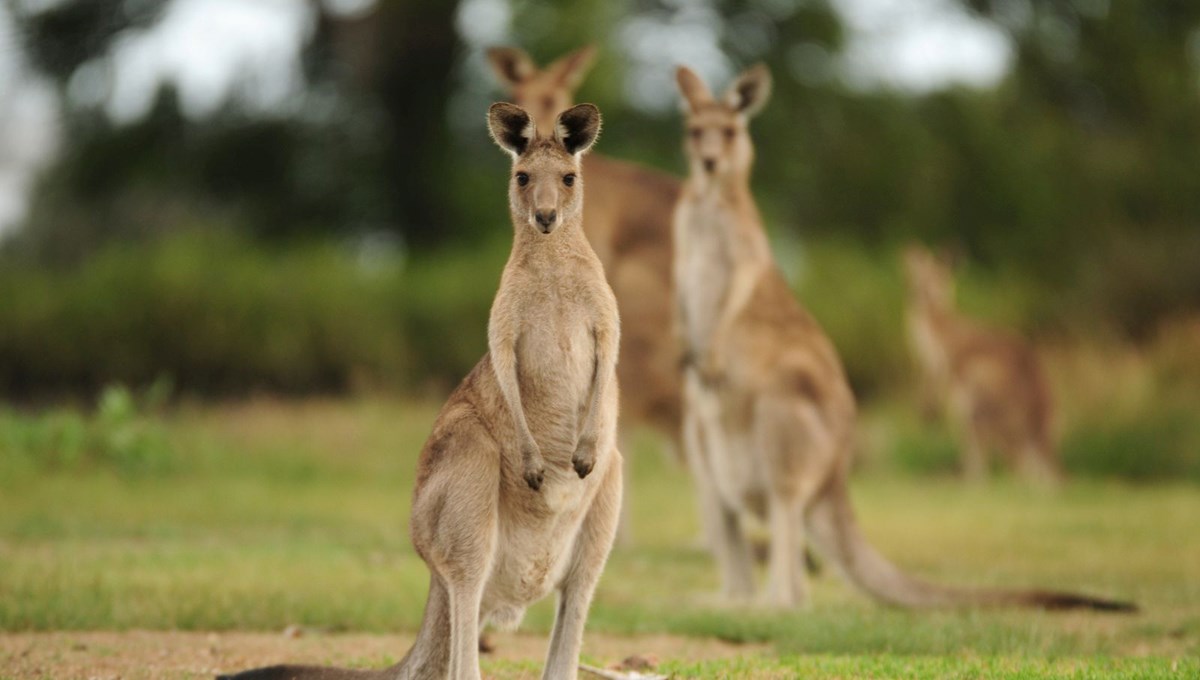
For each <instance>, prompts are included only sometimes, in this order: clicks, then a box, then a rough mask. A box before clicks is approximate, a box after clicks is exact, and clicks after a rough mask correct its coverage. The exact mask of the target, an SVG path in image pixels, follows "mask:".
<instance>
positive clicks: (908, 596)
mask: <svg viewBox="0 0 1200 680" xmlns="http://www.w3.org/2000/svg"><path fill="white" fill-rule="evenodd" d="M676 76H677V81H678V84H679V88H680V90H681V92H682V93H683V95H684V99H685V100H686V103H687V114H686V118H687V123H686V128H687V129H686V137H685V142H684V146H685V148H686V151H687V155H688V161H689V167H690V174H689V176H688V180H687V183H686V184H685V187H684V192H683V195H682V197H681V199H680V203H679V207H678V210H677V212H676V216H675V227H674V229H675V244H676V249H675V253H676V255H675V268H674V271H675V277H676V286H675V291H676V296H677V304H678V313H677V318H678V319H679V322H680V326H679V328H680V334H681V336H682V341H683V343H684V345H685V347H686V356H687V360H688V367H687V368H686V370H685V376H684V406H685V410H684V421H685V422H684V444H685V446H684V450H685V451H686V452H687V455H688V467H689V468H690V469H691V470H692V472H693V474H694V476H695V479H696V486H697V489H698V494H699V496H700V499H701V507H702V508H704V513H705V514H704V517H703V518H702V520H703V523H704V524H705V526H706V527H707V531H708V534H709V535H710V536H712V538H713V539H714V542H715V546H714V548H715V553H716V555H717V561H718V566H719V568H720V572H721V582H722V590H723V593H724V594H725V595H726V596H727V597H731V598H739V599H740V598H746V597H749V596H751V595H752V594H753V593H754V581H753V573H752V569H751V559H750V552H749V549H748V546H747V542H746V538H745V536H744V534H743V532H742V527H741V514H742V513H744V512H751V513H754V514H757V515H759V516H760V517H763V518H764V520H765V521H766V522H767V523H768V527H769V530H770V540H771V544H770V552H769V556H768V568H767V574H768V578H767V588H766V599H767V602H768V604H771V605H775V606H781V607H790V606H795V605H801V604H804V603H805V602H806V601H807V599H808V590H807V581H806V578H805V572H804V568H803V554H804V551H803V548H804V542H805V539H806V537H807V536H809V535H811V538H812V539H813V541H814V543H815V545H816V547H817V548H818V549H819V550H820V551H821V552H822V553H823V554H824V555H825V556H826V557H827V558H830V559H831V560H832V561H833V562H834V563H836V564H837V565H839V566H840V568H841V571H842V572H843V573H844V574H845V575H846V576H848V577H849V579H850V581H851V582H852V583H853V584H854V585H856V586H857V587H859V588H861V589H862V590H864V591H866V592H867V593H869V594H870V595H872V596H873V597H875V598H876V599H878V600H881V601H883V602H886V603H888V604H893V605H899V606H906V607H931V606H945V605H954V604H975V605H993V604H996V605H998V604H1013V605H1025V606H1033V607H1045V608H1066V607H1092V608H1096V609H1105V610H1118V611H1127V610H1131V609H1132V608H1133V606H1132V605H1130V604H1126V603H1122V602H1113V601H1109V600H1101V599H1096V598H1092V597H1087V596H1083V595H1075V594H1070V593H1058V592H1048V591H1004V590H970V589H957V588H948V587H943V586H938V585H932V584H928V583H925V582H922V581H919V580H917V579H914V578H912V577H910V576H908V575H906V574H905V573H903V572H902V571H900V570H899V569H898V568H897V567H895V566H894V565H893V564H891V563H890V562H889V561H887V559H886V558H884V557H883V556H882V555H880V554H879V553H878V552H877V551H876V550H875V549H874V548H873V547H871V545H869V544H868V543H867V542H866V540H865V539H864V537H863V536H862V534H861V533H860V531H859V529H858V526H857V522H856V520H855V517H854V511H853V509H852V508H851V505H850V501H849V496H848V493H847V489H846V484H847V478H848V477H849V474H850V459H851V453H852V448H853V438H854V424H855V417H856V416H855V412H856V408H855V400H854V394H853V393H852V392H851V390H850V386H849V384H848V383H847V381H846V376H845V373H844V371H843V369H842V364H841V361H840V360H839V358H838V354H837V351H836V350H835V349H834V347H833V345H832V343H830V341H829V339H828V338H827V337H826V336H825V334H824V333H823V332H822V330H821V328H820V326H818V325H817V323H816V321H814V320H813V318H812V317H811V316H809V314H808V312H806V311H805V310H804V309H803V308H802V307H801V306H800V305H799V304H798V303H797V302H796V300H795V299H794V298H793V296H792V292H791V290H790V289H789V288H788V284H787V282H786V281H785V280H784V278H783V276H782V274H781V273H780V271H779V269H778V268H777V267H776V266H775V263H774V261H773V259H772V256H771V250H770V246H769V243H768V241H767V237H766V233H765V232H764V230H763V225H762V219H761V218H760V216H759V213H758V209H757V207H756V205H755V201H754V197H753V195H752V194H751V192H750V168H751V164H752V160H753V156H754V151H753V147H752V146H751V142H750V136H749V133H748V130H747V119H748V118H749V117H750V116H752V115H754V114H755V113H756V112H758V111H759V109H761V107H762V106H763V105H764V104H765V102H766V100H767V97H768V95H769V92H770V84H771V79H770V74H769V72H768V71H767V69H766V68H765V67H763V66H762V65H758V66H755V67H753V68H751V69H749V70H748V71H746V72H745V73H743V74H742V75H741V76H739V77H738V78H737V80H736V81H735V82H734V83H733V85H732V86H731V87H730V88H729V90H728V92H726V94H725V95H724V97H722V98H721V99H720V100H717V99H715V98H714V97H713V96H712V93H711V92H710V91H709V89H708V88H707V87H706V86H705V85H704V83H703V82H701V80H700V78H699V77H697V76H696V74H695V73H693V72H692V71H691V70H689V69H687V68H683V67H681V68H679V69H678V71H677V73H676ZM806 531H807V534H806Z"/></svg>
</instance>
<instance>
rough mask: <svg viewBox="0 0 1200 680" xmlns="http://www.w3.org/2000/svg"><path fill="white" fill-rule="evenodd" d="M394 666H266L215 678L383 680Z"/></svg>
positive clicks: (253, 679)
mask: <svg viewBox="0 0 1200 680" xmlns="http://www.w3.org/2000/svg"><path fill="white" fill-rule="evenodd" d="M394 669H395V667H392V668H389V669H385V670H381V671H357V670H350V669H348V668H331V667H325V666H267V667H266V668H255V669H254V670H249V671H242V672H241V673H237V674H236V675H218V676H217V680H385V679H386V678H390V677H392V676H391V675H390V672H391V671H393V670H394Z"/></svg>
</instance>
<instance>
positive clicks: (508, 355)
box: [492, 348, 533, 444]
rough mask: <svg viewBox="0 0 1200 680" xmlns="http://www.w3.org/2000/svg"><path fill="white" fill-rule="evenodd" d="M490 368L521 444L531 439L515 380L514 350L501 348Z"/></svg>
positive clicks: (518, 385) (519, 389)
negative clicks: (494, 375) (494, 374)
mask: <svg viewBox="0 0 1200 680" xmlns="http://www.w3.org/2000/svg"><path fill="white" fill-rule="evenodd" d="M492 368H493V370H494V371H495V373H496V383H497V384H498V385H499V387H500V394H501V396H503V398H504V403H505V404H506V405H507V406H508V411H509V413H510V414H512V419H513V429H514V430H515V431H516V433H517V437H518V439H519V440H520V441H521V443H522V444H525V443H528V442H529V441H530V440H532V439H533V434H532V433H531V432H530V430H529V421H527V420H526V419H525V408H524V407H523V406H522V405H521V385H520V383H519V382H518V381H517V356H516V353H515V352H512V351H505V350H504V349H503V348H501V349H500V351H498V352H495V353H494V354H493V361H492Z"/></svg>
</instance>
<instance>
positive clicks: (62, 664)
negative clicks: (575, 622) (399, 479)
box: [0, 628, 766, 680]
mask: <svg viewBox="0 0 1200 680" xmlns="http://www.w3.org/2000/svg"><path fill="white" fill-rule="evenodd" d="M488 639H489V641H490V642H491V643H492V645H493V646H494V647H495V651H494V652H492V653H490V654H486V655H484V656H483V657H482V658H483V659H484V663H485V674H486V663H487V660H489V659H501V660H506V661H527V662H532V663H535V664H537V666H538V668H540V667H541V664H542V662H543V660H544V657H545V654H546V645H547V642H548V636H545V635H535V634H531V633H489V634H488ZM411 644H412V636H411V635H366V634H322V633H312V632H307V631H303V630H297V629H295V628H289V629H288V630H287V631H284V632H281V633H241V632H231V633H184V632H160V631H132V632H123V633H113V632H78V633H70V632H52V633H6V634H0V678H3V679H5V680H8V679H9V678H12V679H14V680H15V679H20V680H32V679H34V678H37V679H39V680H40V679H43V678H54V679H55V680H143V679H145V680H149V679H154V680H183V679H184V678H188V679H191V678H211V677H213V676H214V675H216V674H217V673H227V672H230V671H237V670H244V669H247V668H251V667H255V666H266V665H271V664H275V663H283V662H287V663H308V664H319V665H333V666H347V667H358V668H381V667H384V666H387V665H389V664H391V663H395V662H396V661H397V660H399V659H400V657H402V656H403V655H404V652H405V651H407V650H408V647H409V645H411ZM765 650H766V646H765V645H735V644H730V643H728V642H722V641H719V640H711V639H705V638H687V637H679V636H674V635H639V636H637V637H623V636H616V635H603V634H599V633H589V634H588V635H587V636H586V638H585V639H584V646H583V652H584V655H585V656H587V657H588V658H591V659H594V660H596V661H599V662H600V663H602V664H603V665H606V666H607V665H609V664H613V663H620V662H621V660H622V659H626V658H628V657H630V656H632V655H644V656H647V657H649V656H653V657H656V658H657V659H687V660H692V661H701V660H709V659H726V658H732V657H747V656H748V657H755V656H759V655H761V654H763V653H764V651H765Z"/></svg>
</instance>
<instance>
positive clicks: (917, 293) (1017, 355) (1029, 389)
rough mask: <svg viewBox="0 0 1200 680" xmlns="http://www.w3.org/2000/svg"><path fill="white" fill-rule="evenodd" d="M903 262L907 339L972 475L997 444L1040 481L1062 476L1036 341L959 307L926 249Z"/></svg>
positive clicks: (948, 277) (912, 251) (949, 280)
mask: <svg viewBox="0 0 1200 680" xmlns="http://www.w3.org/2000/svg"><path fill="white" fill-rule="evenodd" d="M904 265H905V273H906V274H907V277H908V288H909V302H908V313H907V316H908V330H909V341H910V345H911V347H912V350H913V353H914V355H915V356H916V359H917V363H918V364H919V366H920V368H921V372H922V379H923V387H924V393H925V395H926V399H935V400H936V401H937V402H939V403H940V405H941V407H942V409H943V410H944V412H945V413H946V415H947V416H949V418H950V420H951V422H952V424H953V426H954V429H955V431H956V432H957V433H958V434H959V436H960V437H961V439H962V446H963V470H964V472H965V473H966V475H967V476H968V477H970V478H974V479H978V478H981V477H983V476H985V475H986V473H987V469H988V465H987V455H986V454H987V451H988V450H989V449H991V450H997V451H999V452H1000V453H1001V454H1002V455H1003V457H1004V458H1005V460H1006V461H1007V462H1008V463H1010V464H1012V465H1015V466H1016V467H1017V468H1018V469H1019V470H1020V471H1021V472H1022V473H1024V474H1025V475H1027V476H1029V477H1030V478H1032V479H1034V480H1036V481H1041V482H1047V481H1057V480H1058V479H1059V478H1060V477H1061V471H1060V468H1059V464H1058V460H1057V456H1056V453H1055V450H1056V446H1055V443H1054V433H1053V419H1054V413H1053V407H1054V403H1053V400H1052V399H1051V395H1050V388H1049V381H1047V379H1046V376H1045V373H1044V371H1043V370H1042V366H1041V363H1040V362H1039V361H1038V358H1037V354H1036V353H1035V352H1034V351H1033V348H1032V347H1030V346H1029V345H1028V344H1027V343H1026V342H1024V341H1023V340H1022V339H1021V338H1019V337H1017V336H1015V335H1012V334H1008V333H1003V332H1000V331H996V330H993V329H988V328H984V327H983V326H980V325H978V324H976V323H974V322H972V321H971V320H969V319H967V318H966V317H964V316H962V315H960V314H958V313H957V312H956V311H955V309H954V281H953V277H952V274H951V271H950V268H949V266H948V265H947V264H946V263H945V262H943V261H941V260H940V259H939V258H937V257H935V256H934V255H933V254H932V253H930V252H929V251H928V250H925V249H924V248H920V247H917V246H912V247H909V248H908V249H906V250H905V253H904Z"/></svg>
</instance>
